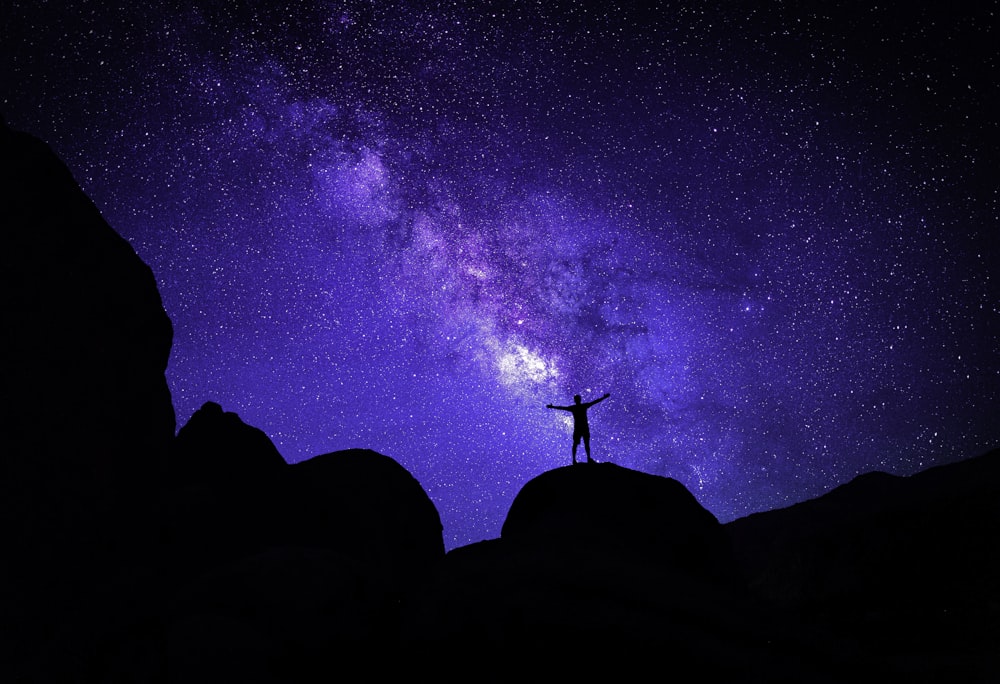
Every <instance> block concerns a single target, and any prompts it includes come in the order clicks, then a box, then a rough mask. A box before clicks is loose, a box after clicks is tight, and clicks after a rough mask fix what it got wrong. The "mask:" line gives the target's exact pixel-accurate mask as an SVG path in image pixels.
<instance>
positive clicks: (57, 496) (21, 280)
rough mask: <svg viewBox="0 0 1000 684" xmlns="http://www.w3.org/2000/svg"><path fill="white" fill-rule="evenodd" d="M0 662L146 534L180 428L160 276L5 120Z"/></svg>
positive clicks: (17, 654) (44, 629) (50, 159)
mask: <svg viewBox="0 0 1000 684" xmlns="http://www.w3.org/2000/svg"><path fill="white" fill-rule="evenodd" d="M0 207H2V208H3V209H2V211H3V229H4V230H3V239H4V246H3V249H0V309H2V311H3V314H2V316H3V334H2V336H0V359H2V361H0V364H2V372H0V377H2V378H3V392H2V395H0V396H2V399H0V401H2V405H0V434H2V435H3V440H4V445H3V452H2V457H0V537H2V539H3V557H4V562H3V563H2V564H0V614H2V617H0V671H4V670H8V669H9V666H10V665H11V663H12V661H15V660H19V659H21V658H23V657H24V655H25V653H27V652H30V651H32V649H33V648H34V646H35V645H36V644H38V643H40V642H41V641H43V640H45V639H48V638H51V637H52V631H53V619H52V618H53V616H54V615H58V614H62V613H64V612H66V611H70V610H72V609H73V604H74V602H75V600H76V597H77V596H78V595H79V594H80V593H81V592H84V591H86V590H87V589H88V588H90V587H91V586H92V585H93V584H95V583H98V582H101V581H104V580H105V579H106V575H105V570H106V567H105V565H106V563H108V562H110V561H112V560H113V559H119V558H121V557H122V556H129V555H131V554H132V553H133V552H134V547H135V546H136V544H137V543H138V542H140V541H143V542H148V541H149V539H150V538H149V534H148V531H149V529H150V525H151V517H150V516H151V515H152V511H151V507H150V504H151V503H152V502H153V501H154V500H155V496H153V494H154V492H155V491H156V488H157V487H158V486H159V480H160V478H161V475H162V468H163V466H164V460H165V455H166V451H167V449H168V447H169V444H170V442H171V440H172V439H173V434H174V412H173V407H172V405H171V400H170V394H169V391H168V389H167V383H166V380H165V378H164V369H165V368H166V365H167V357H168V355H169V352H170V344H171V338H172V329H171V325H170V321H169V320H168V318H167V316H166V314H165V313H164V311H163V306H162V303H161V301H160V295H159V293H158V291H157V289H156V283H155V281H154V279H153V274H152V272H151V271H150V270H149V268H148V267H147V266H146V265H145V264H144V263H143V262H142V261H140V259H139V258H138V257H137V256H136V254H135V252H134V251H133V250H132V248H131V247H130V246H129V244H128V243H127V242H126V241H125V240H123V239H122V238H121V237H120V236H119V235H117V234H116V233H115V232H114V231H113V230H112V229H111V227H110V226H108V224H107V223H105V221H104V219H103V218H101V215H100V213H99V212H98V211H97V209H96V207H94V205H93V203H92V202H91V201H90V200H89V199H88V198H87V197H86V195H84V193H83V192H82V191H81V190H80V188H79V186H78V185H77V184H76V182H75V181H74V180H73V178H72V176H71V175H70V172H69V170H68V169H67V168H66V167H65V165H63V163H62V162H61V161H59V159H57V158H56V156H55V155H54V154H53V153H52V151H51V150H50V149H49V148H48V147H47V146H46V145H45V144H44V143H42V142H41V141H39V140H38V139H36V138H33V137H31V136H29V135H26V134H24V133H18V132H15V131H12V130H10V129H9V128H7V127H6V125H4V124H3V123H2V122H0Z"/></svg>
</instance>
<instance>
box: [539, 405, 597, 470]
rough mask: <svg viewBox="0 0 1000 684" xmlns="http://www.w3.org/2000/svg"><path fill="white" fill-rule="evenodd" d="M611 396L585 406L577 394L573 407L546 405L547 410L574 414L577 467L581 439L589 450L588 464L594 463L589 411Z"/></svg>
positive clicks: (574, 462)
mask: <svg viewBox="0 0 1000 684" xmlns="http://www.w3.org/2000/svg"><path fill="white" fill-rule="evenodd" d="M610 396H611V395H610V394H605V395H604V396H603V397H601V398H600V399H594V401H588V402H587V403H586V404H584V403H581V401H582V399H581V397H580V395H579V394H577V395H574V396H573V402H574V403H573V404H572V405H571V406H555V405H553V404H546V405H545V408H550V409H559V410H560V411H569V412H570V413H572V414H573V465H576V448H577V447H578V446H580V440H581V439H582V440H583V448H584V449H586V450H587V463H594V459H592V458H591V457H590V425H588V424H587V409H589V408H590V407H591V406H593V405H594V404H599V403H600V402H602V401H604V400H605V399H607V398H608V397H610Z"/></svg>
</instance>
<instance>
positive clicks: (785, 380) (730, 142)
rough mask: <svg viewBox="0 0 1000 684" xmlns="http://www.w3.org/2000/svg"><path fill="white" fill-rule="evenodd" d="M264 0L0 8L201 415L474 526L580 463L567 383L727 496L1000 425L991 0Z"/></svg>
mask: <svg viewBox="0 0 1000 684" xmlns="http://www.w3.org/2000/svg"><path fill="white" fill-rule="evenodd" d="M238 4H239V5H241V7H239V8H230V9H226V10H220V9H219V7H220V6H222V5H237V3H216V2H208V3H206V2H197V1H196V2H165V3H158V2H151V3H128V4H126V5H124V6H121V7H113V6H112V4H111V3H107V2H103V1H101V2H82V1H74V0H65V1H62V2H49V3H41V2H17V1H14V2H5V3H3V5H2V9H0V22H2V23H0V31H2V35H0V51H2V58H3V65H2V72H0V73H2V74H3V79H2V81H3V82H2V88H3V90H2V91H0V108H2V110H3V112H4V115H5V117H6V119H7V120H8V123H9V124H10V125H11V126H12V127H13V128H17V129H20V130H24V131H28V132H30V133H33V134H35V135H37V136H39V137H41V138H42V139H44V140H45V141H46V142H48V143H49V144H50V145H51V146H52V147H53V148H54V149H55V151H56V153H57V154H59V155H60V156H61V157H62V158H63V160H64V161H65V162H66V163H67V165H68V166H69V167H70V169H71V171H72V172H73V174H74V176H75V177H76V179H77V180H78V182H79V183H80V185H81V186H82V187H83V189H84V191H85V192H87V194H88V195H89V196H90V197H91V198H92V199H93V200H94V202H95V203H96V204H97V206H98V208H99V209H100V210H101V211H102V213H103V215H104V216H105V218H106V219H107V220H108V222H109V223H110V224H111V225H112V226H113V227H114V228H115V229H116V230H117V231H118V232H119V233H121V234H122V235H123V236H124V237H125V238H127V239H128V240H129V242H130V243H131V244H132V245H133V247H134V248H135V250H136V252H137V253H138V254H139V256H140V257H141V258H142V259H143V260H144V261H146V263H148V264H149V265H150V266H151V267H152V269H153V272H154V273H155V275H156V278H157V281H158V284H159V288H160V292H161V294H162V296H163V302H164V306H165V308H166V311H167V313H168V314H169V316H170V318H171V320H172V321H173V324H174V328H175V338H174V346H173V351H172V355H171V359H170V366H169V368H168V371H167V373H168V380H169V382H170V386H171V390H172V393H173V401H174V405H175V407H176V410H177V415H178V421H179V424H183V423H184V422H186V421H187V419H188V418H189V417H190V416H191V414H192V413H193V412H194V411H195V410H197V408H198V407H199V406H201V404H202V403H204V402H205V401H208V400H214V401H218V402H219V403H220V404H222V406H223V407H224V408H225V409H226V410H228V411H235V412H237V413H238V414H239V415H240V416H241V417H242V418H243V420H244V421H246V422H247V423H249V424H251V425H254V426H256V427H259V428H261V429H263V430H264V431H265V432H266V433H267V434H268V435H269V436H270V437H271V438H272V439H273V440H274V442H275V444H276V445H277V447H278V449H279V450H280V451H281V453H282V454H283V455H284V457H285V458H286V460H288V461H290V462H295V461H300V460H302V459H306V458H309V457H311V456H314V455H318V454H321V453H326V452H329V451H334V450H337V449H345V448H351V447H364V448H370V449H375V450H376V451H379V452H381V453H384V454H386V455H388V456H391V457H393V458H394V459H396V460H397V461H399V462H400V463H401V464H402V465H403V466H404V467H406V468H407V469H408V470H409V471H410V472H411V473H413V475H414V476H415V477H416V478H417V479H418V480H419V481H420V483H421V484H422V485H423V486H424V488H425V489H426V490H427V492H428V493H429V494H430V496H431V498H432V499H433V500H434V502H435V504H436V505H437V507H438V510H439V511H440V513H441V517H442V522H443V524H444V536H445V544H446V546H448V547H449V548H452V547H454V546H458V545H463V544H467V543H470V542H473V541H478V540H480V539H484V538H493V537H497V536H499V533H500V525H501V524H502V522H503V518H504V515H505V514H506V511H507V509H508V507H509V506H510V503H511V501H512V499H513V497H514V495H515V494H516V493H517V492H518V490H519V489H520V488H521V486H523V485H524V483H525V482H527V481H528V480H529V479H531V478H532V477H535V476H536V475H538V474H540V473H542V472H544V471H546V470H548V469H551V468H555V467H558V466H563V465H567V464H569V463H570V446H571V438H570V435H571V429H572V428H571V425H570V424H569V422H568V419H569V415H568V414H567V413H565V412H561V411H551V410H547V409H546V408H545V405H546V404H549V403H554V404H563V405H564V404H569V403H571V402H572V396H573V395H574V394H576V393H580V394H582V395H583V400H584V401H592V400H593V399H596V398H598V397H600V396H601V395H602V394H604V393H605V392H610V393H611V398H610V399H608V400H607V401H605V402H603V403H601V404H600V405H598V406H595V407H594V408H592V409H591V411H590V424H591V430H592V434H593V448H594V457H595V458H596V459H597V460H600V461H611V462H614V463H617V464H619V465H622V466H627V467H630V468H635V469H638V470H642V471H645V472H649V473H655V474H658V475H664V476H669V477H674V478H676V479H678V480H680V481H681V482H682V483H684V484H685V485H686V486H687V487H688V488H689V489H690V490H691V491H692V492H693V493H694V494H695V496H696V497H697V498H698V500H699V501H700V502H701V503H702V504H703V505H705V506H706V507H707V508H708V509H709V510H711V511H712V512H713V513H714V514H715V515H716V516H717V517H718V518H719V519H720V520H722V521H728V520H732V519H734V518H737V517H741V516H744V515H746V514H749V513H751V512H754V511H760V510H766V509H771V508H776V507H781V506H787V505H789V504H791V503H794V502H796V501H800V500H802V499H805V498H808V497H813V496H816V495H818V494H820V493H822V492H823V491H825V490H827V489H829V488H831V487H833V486H836V485H838V484H841V483H843V482H846V481H848V480H849V479H851V478H852V477H854V476H855V475H858V474H860V473H863V472H866V471H870V470H886V471H889V472H893V473H897V474H910V473H913V472H916V471H918V470H921V469H924V468H927V467H930V466H932V465H936V464H942V463H947V462H952V461H955V460H959V459H962V458H966V457H970V456H974V455H977V454H979V453H982V452H984V451H986V450H987V449H989V448H991V447H995V446H997V445H998V444H1000V419H998V418H997V416H998V411H997V409H998V405H1000V402H998V398H1000V360H998V354H997V351H998V339H1000V326H998V319H1000V296H998V292H1000V290H998V276H997V271H996V266H995V264H996V263H998V257H1000V255H998V251H1000V250H998V242H1000V195H998V187H1000V181H998V175H1000V174H998V171H997V169H998V166H1000V154H998V149H1000V144H998V143H1000V135H998V124H997V121H998V120H1000V112H998V107H997V102H998V100H1000V93H998V87H997V78H998V73H1000V71H998V47H997V46H998V45H1000V36H998V35H997V31H996V23H997V16H996V15H997V12H998V6H1000V5H998V3H996V2H987V3H984V5H985V9H979V10H972V9H971V7H970V8H967V9H961V8H960V7H959V4H960V3H959V4H956V3H940V4H939V5H938V6H937V8H936V9H927V8H925V7H921V5H920V4H919V3H890V4H891V5H893V6H894V7H895V8H894V9H892V8H889V9H887V8H886V7H885V6H884V5H882V6H879V7H877V8H864V9H862V8H861V7H862V6H863V5H865V4H866V3H857V4H854V3H852V4H851V6H850V7H847V6H840V5H839V4H838V3H830V2H823V3H813V7H812V8H811V7H810V3H785V2H774V3H759V4H760V5H766V9H763V10H760V9H758V10H752V9H749V8H748V7H750V6H752V5H754V4H755V3H747V4H745V5H742V6H739V7H737V6H736V5H737V4H736V3H717V5H716V6H713V5H709V4H696V3H670V4H665V3H664V4H663V5H662V6H661V7H659V8H657V9H646V10H642V11H638V10H636V9H635V8H634V6H633V5H631V4H630V5H626V6H622V7H615V6H614V5H611V4H609V3H591V4H592V5H593V6H594V7H595V9H586V8H585V7H584V5H585V3H567V4H565V5H560V4H559V3H553V2H508V3H493V4H489V5H481V7H482V8H481V9H478V10H475V11H473V10H471V9H469V8H468V7H469V6H471V4H467V3H443V2H442V3H376V2H310V3H289V4H288V6H287V7H282V6H280V4H278V3H273V6H272V3H238ZM59 399H60V398H58V397H54V398H53V401H58V400H59ZM581 467H585V466H581Z"/></svg>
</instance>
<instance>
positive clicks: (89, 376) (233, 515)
mask: <svg viewBox="0 0 1000 684" xmlns="http://www.w3.org/2000/svg"><path fill="white" fill-rule="evenodd" d="M0 152H2V156H0V174H2V175H0V191H2V193H3V195H2V197H0V199H2V202H3V207H4V209H5V211H6V212H7V213H6V215H5V218H6V219H7V222H6V223H5V224H4V227H5V229H6V230H5V234H4V239H5V240H6V241H7V244H6V247H5V249H4V250H0V266H2V267H3V268H2V269H0V277H2V278H3V281H2V283H0V284H2V286H3V287H0V297H2V300H0V301H2V304H3V306H4V309H3V311H4V316H5V317H6V318H5V329H4V335H3V337H2V340H0V342H2V344H3V345H4V346H3V348H2V351H3V353H4V361H3V364H4V365H3V374H2V377H3V382H4V387H3V390H4V391H3V395H2V396H3V402H4V404H3V407H2V408H3V411H2V413H0V421H2V422H0V428H2V430H3V435H4V439H5V440H6V441H5V448H4V450H3V454H2V459H3V460H2V461H0V468H2V470H0V534H2V535H3V542H4V554H3V563H0V630H2V631H0V681H31V682H34V681H38V682H119V681H120V682H133V681H136V682H185V683H190V682H219V681H240V682H283V683H293V684H294V683H299V682H302V683H305V682H329V681H335V680H339V679H344V678H360V676H359V675H358V673H359V672H363V673H364V675H363V676H364V678H366V679H374V680H381V679H387V678H388V677H390V676H391V677H399V676H405V677H407V678H409V679H416V680H431V679H433V680H435V681H441V680H444V681H459V680H461V681H467V680H475V681H510V680H517V681H539V680H545V681H549V680H564V679H567V678H570V677H572V678H579V679H587V680H592V679H597V678H607V679H610V680H613V681H630V680H638V679H640V678H642V679H648V678H654V677H655V678H663V679H669V680H674V679H679V680H681V681H698V682H857V681H878V682H883V681H908V682H937V681H941V682H951V681H963V682H995V681H1000V664H998V655H997V653H998V651H997V648H996V644H997V643H1000V592H998V586H1000V585H998V583H997V581H996V578H997V576H1000V550H998V549H1000V547H998V545H997V543H996V542H997V539H998V537H1000V503H998V502H1000V454H998V453H997V452H992V453H990V454H987V455H985V456H983V457H980V458H976V459H971V460H969V461H965V462H962V463H956V464H953V465H950V466H944V467H941V468H934V469H931V470H928V471H926V472H924V473H920V474H918V475H915V476H913V477H909V478H899V477H894V476H891V475H886V474H880V473H873V474H869V475H866V476H862V477H861V478H859V479H857V480H855V481H854V482H851V483H849V484H847V485H845V486H843V487H840V488H838V489H836V490H834V491H832V492H830V493H829V494H827V495H826V496H823V497H820V498H819V499H816V500H814V501H810V502H805V503H803V504H800V505H798V506H793V507H791V508H788V509H784V510H781V511H773V512H771V513H766V514H760V515H756V516H751V517H749V518H746V519H744V520H740V521H735V522H733V523H730V524H728V525H726V526H722V525H720V524H719V523H718V521H717V520H716V519H715V518H714V517H713V516H712V515H711V514H710V513H709V512H708V511H706V510H705V509H704V508H702V507H701V506H700V505H699V504H698V502H697V501H696V500H695V498H694V497H693V496H692V495H691V493H690V492H688V491H687V490H685V489H684V487H682V486H681V485H680V484H679V483H677V482H676V481H673V480H670V479H667V478H661V477H655V476H652V475H647V474H644V473H639V472H635V471H631V470H628V469H625V468H620V467H616V466H614V465H610V464H598V465H580V466H575V467H568V468H560V469H557V470H554V471H551V472H548V473H544V474H542V475H540V476H538V477H537V478H535V479H534V480H532V481H531V482H529V483H527V484H526V485H525V487H524V488H523V490H522V491H521V492H520V493H519V495H518V496H517V498H516V499H515V501H514V503H513V505H512V507H511V510H510V512H509V514H508V517H507V520H506V522H505V524H504V527H503V533H502V535H501V537H500V538H499V539H494V540H488V541H484V542H481V543H478V544H473V545H470V546H467V547H463V548H459V549H455V550H453V551H452V552H451V553H449V554H447V556H445V555H444V552H443V543H442V536H441V522H440V518H439V516H438V513H437V510H436V509H435V507H434V505H433V503H432V502H431V501H430V499H429V498H428V497H427V494H426V493H425V492H424V490H423V488H422V487H421V486H420V484H419V483H418V482H417V481H416V480H415V479H414V478H413V477H412V476H411V475H410V474H409V473H408V472H407V471H406V470H405V469H404V468H402V467H401V466H400V465H399V464H398V463H396V462H395V461H393V460H392V459H391V458H388V457H386V456H383V455H381V454H377V453H375V452H372V451H368V450H350V451H343V452H335V453H331V454H326V455H323V456H318V457H316V458H314V459H310V460H309V461H305V462H303V463H298V464H295V465H288V464H286V463H285V462H284V459H282V458H281V456H280V454H279V453H278V450H277V449H276V448H275V446H274V444H273V443H272V442H271V440H270V439H269V438H268V437H267V436H266V435H265V434H264V433H263V432H262V431H260V430H259V429H257V428H255V427H252V426H249V425H246V424H245V423H243V421H242V420H240V418H239V416H237V415H235V414H233V413H227V412H225V411H224V410H223V407H221V406H219V405H218V404H214V403H212V402H209V403H208V404H206V405H205V406H204V407H203V408H202V409H201V410H200V411H198V412H197V413H196V414H195V416H193V417H192V419H191V421H190V422H189V423H188V425H186V426H185V427H184V428H183V429H182V430H181V431H180V433H179V434H178V435H177V437H176V439H174V437H173V411H172V408H171V406H170V400H169V395H168V393H167V390H166V384H165V381H164V378H163V369H164V367H165V364H166V359H167V353H168V350H169V345H170V324H169V321H167V319H166V316H165V315H164V313H163V309H162V306H161V305H160V300H159V296H158V295H157V293H156V288H155V284H154V282H153V279H152V275H151V274H150V272H149V269H148V268H146V267H145V265H143V264H142V263H141V262H140V261H139V260H138V258H137V257H136V256H135V253H134V252H132V250H131V248H130V247H129V246H128V245H127V243H125V242H124V241H123V240H122V239H121V238H120V237H118V236H117V235H115V234H114V232H113V231H112V230H111V229H110V228H109V227H108V226H107V224H105V223H104V222H103V220H102V219H101V218H100V215H99V214H98V213H97V210H96V209H95V208H94V207H93V205H92V204H91V203H90V202H89V200H87V199H86V197H85V196H84V195H83V193H82V192H80V189H79V188H78V187H77V186H76V184H75V183H74V182H73V181H72V178H70V176H69V173H68V171H67V170H66V169H65V167H64V166H62V164H61V163H59V162H58V160H56V159H55V157H54V156H53V155H52V153H51V151H50V150H48V148H47V147H45V146H44V145H43V144H41V143H40V142H39V141H37V140H35V139H33V138H30V137H29V136H24V135H21V134H15V133H12V132H10V131H8V130H6V129H4V128H3V127H2V126H0Z"/></svg>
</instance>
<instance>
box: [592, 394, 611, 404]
mask: <svg viewBox="0 0 1000 684" xmlns="http://www.w3.org/2000/svg"><path fill="white" fill-rule="evenodd" d="M610 396H611V394H610V393H605V394H604V396H603V397H600V398H598V399H594V400H593V401H591V402H589V403H588V404H587V406H588V407H590V406H593V405H594V404H600V403H601V402H602V401H604V400H605V399H607V398H608V397H610Z"/></svg>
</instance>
